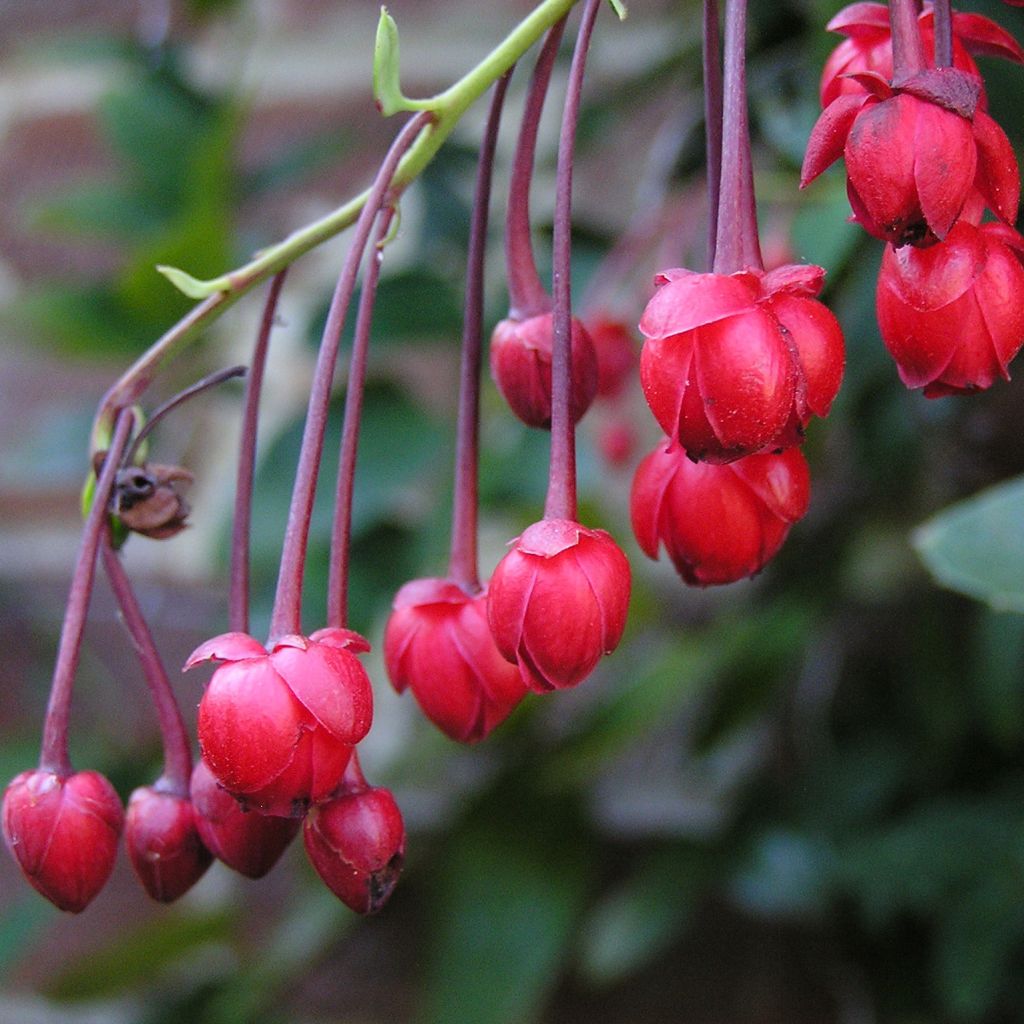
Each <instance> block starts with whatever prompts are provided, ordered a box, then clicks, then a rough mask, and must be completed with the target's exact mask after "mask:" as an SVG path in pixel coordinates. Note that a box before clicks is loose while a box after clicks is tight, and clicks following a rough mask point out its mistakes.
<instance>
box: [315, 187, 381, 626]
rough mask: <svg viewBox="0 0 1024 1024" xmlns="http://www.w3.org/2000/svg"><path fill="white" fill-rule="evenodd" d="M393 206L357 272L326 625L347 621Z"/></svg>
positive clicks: (335, 500)
mask: <svg viewBox="0 0 1024 1024" xmlns="http://www.w3.org/2000/svg"><path fill="white" fill-rule="evenodd" d="M394 213H395V210H394V207H391V206H385V207H383V208H382V209H381V211H380V216H379V217H378V219H377V231H376V235H375V237H374V240H373V247H372V249H371V250H370V258H369V260H368V261H367V263H366V270H365V271H364V273H363V290H362V292H361V293H360V296H359V310H358V312H357V313H356V330H355V336H354V338H353V340H352V355H351V358H350V360H349V367H348V389H347V391H346V392H345V416H344V419H343V421H342V426H341V447H340V451H339V454H338V487H337V493H336V495H335V499H334V521H333V523H332V526H331V560H330V571H329V577H328V582H327V625H328V626H337V627H344V626H345V625H346V624H347V622H348V572H349V559H350V555H351V547H352V495H353V493H354V492H355V479H356V459H357V458H358V455H359V423H360V420H361V418H362V415H363V394H364V393H365V391H366V364H367V360H368V358H369V353H370V328H371V327H372V324H373V305H374V302H375V301H376V298H377V282H378V281H379V280H380V267H381V263H382V262H383V260H384V241H385V239H386V238H387V237H388V231H389V230H390V229H391V219H392V217H393V216H394Z"/></svg>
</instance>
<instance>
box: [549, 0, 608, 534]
mask: <svg viewBox="0 0 1024 1024" xmlns="http://www.w3.org/2000/svg"><path fill="white" fill-rule="evenodd" d="M600 6H601V0H587V3H586V6H585V7H584V9H583V18H582V20H581V21H580V27H579V32H578V35H577V37H576V48H575V50H574V51H573V55H572V67H571V68H570V70H569V81H568V84H567V86H566V96H565V108H564V110H563V113H562V129H561V133H560V135H559V139H558V168H557V172H556V179H555V221H554V236H553V239H552V267H553V273H552V280H551V291H552V295H553V296H554V336H555V337H554V347H553V350H552V362H551V463H550V466H549V472H548V493H547V500H546V501H545V504H544V518H545V519H568V520H575V519H576V429H575V423H574V420H573V417H572V415H571V411H570V401H571V397H572V356H571V324H572V281H571V270H572V166H573V163H572V162H573V149H574V148H575V144H576V124H577V122H578V120H579V112H580V95H581V93H582V91H583V74H584V71H585V70H586V63H587V50H588V49H589V47H590V37H591V34H592V33H593V30H594V21H595V20H596V18H597V12H598V9H599V8H600Z"/></svg>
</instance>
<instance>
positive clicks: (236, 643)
mask: <svg viewBox="0 0 1024 1024" xmlns="http://www.w3.org/2000/svg"><path fill="white" fill-rule="evenodd" d="M266 654H267V649H266V648H265V647H264V646H263V644H261V643H260V642H259V641H258V640H254V639H253V638H252V637H251V636H249V634H248V633H221V634H220V636H215V637H214V638H213V639H212V640H207V641H206V643H203V644H200V645H199V646H198V647H197V648H196V649H195V650H194V651H193V652H192V653H191V654H190V655H189V656H188V661H186V662H185V667H184V668H183V669H182V671H183V672H187V671H188V670H189V669H190V668H194V667H195V666H196V665H200V664H202V663H203V662H204V661H246V660H248V659H249V658H262V657H265V656H266Z"/></svg>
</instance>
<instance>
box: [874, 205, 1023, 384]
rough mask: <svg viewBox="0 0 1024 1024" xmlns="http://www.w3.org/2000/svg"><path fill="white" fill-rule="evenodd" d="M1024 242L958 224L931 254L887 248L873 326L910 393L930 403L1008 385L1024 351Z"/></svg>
mask: <svg viewBox="0 0 1024 1024" xmlns="http://www.w3.org/2000/svg"><path fill="white" fill-rule="evenodd" d="M1022 261H1024V238H1022V237H1021V236H1020V235H1019V234H1017V232H1016V231H1014V230H1013V229H1012V228H1009V227H1007V226H1006V225H1004V224H993V223H989V224H981V225H977V224H974V223H971V222H970V221H968V220H960V221H958V222H957V224H955V225H954V227H953V229H952V230H951V231H950V233H949V235H947V237H946V239H945V241H943V242H941V243H939V244H938V245H935V246H932V247H931V248H930V249H913V248H903V249H892V248H888V247H887V248H886V252H885V255H884V256H883V258H882V268H881V271H880V272H879V275H878V290H877V292H876V307H877V312H878V326H879V328H880V330H881V333H882V340H883V341H884V342H885V345H886V348H888V349H889V352H890V353H891V354H892V357H893V359H895V360H896V366H897V368H898V370H899V374H900V379H901V380H902V381H903V383H904V384H906V386H907V387H908V388H920V387H923V388H924V393H925V395H926V396H927V397H928V398H938V397H939V396H941V395H951V394H963V393H968V392H972V391H981V390H984V389H985V388H988V387H990V386H991V385H992V384H993V383H994V382H995V380H996V379H997V378H999V377H1002V378H1004V379H1009V374H1008V372H1007V366H1008V365H1009V363H1010V360H1011V359H1013V357H1014V356H1015V355H1016V354H1017V352H1018V351H1019V349H1020V347H1021V344H1022V343H1024V264H1022Z"/></svg>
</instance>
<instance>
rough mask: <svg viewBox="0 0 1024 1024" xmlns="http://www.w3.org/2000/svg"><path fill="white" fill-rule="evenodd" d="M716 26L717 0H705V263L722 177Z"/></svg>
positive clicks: (711, 255) (714, 235)
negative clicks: (706, 232)
mask: <svg viewBox="0 0 1024 1024" xmlns="http://www.w3.org/2000/svg"><path fill="white" fill-rule="evenodd" d="M721 46H722V41H721V33H720V31H719V26H718V0H704V43H703V49H702V51H701V53H702V57H703V62H704V140H705V141H704V146H705V151H706V154H707V171H706V173H707V180H708V248H707V263H708V269H709V270H710V269H711V268H712V267H713V266H714V265H715V248H716V246H717V242H718V194H719V188H720V187H721V177H722V55H721Z"/></svg>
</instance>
